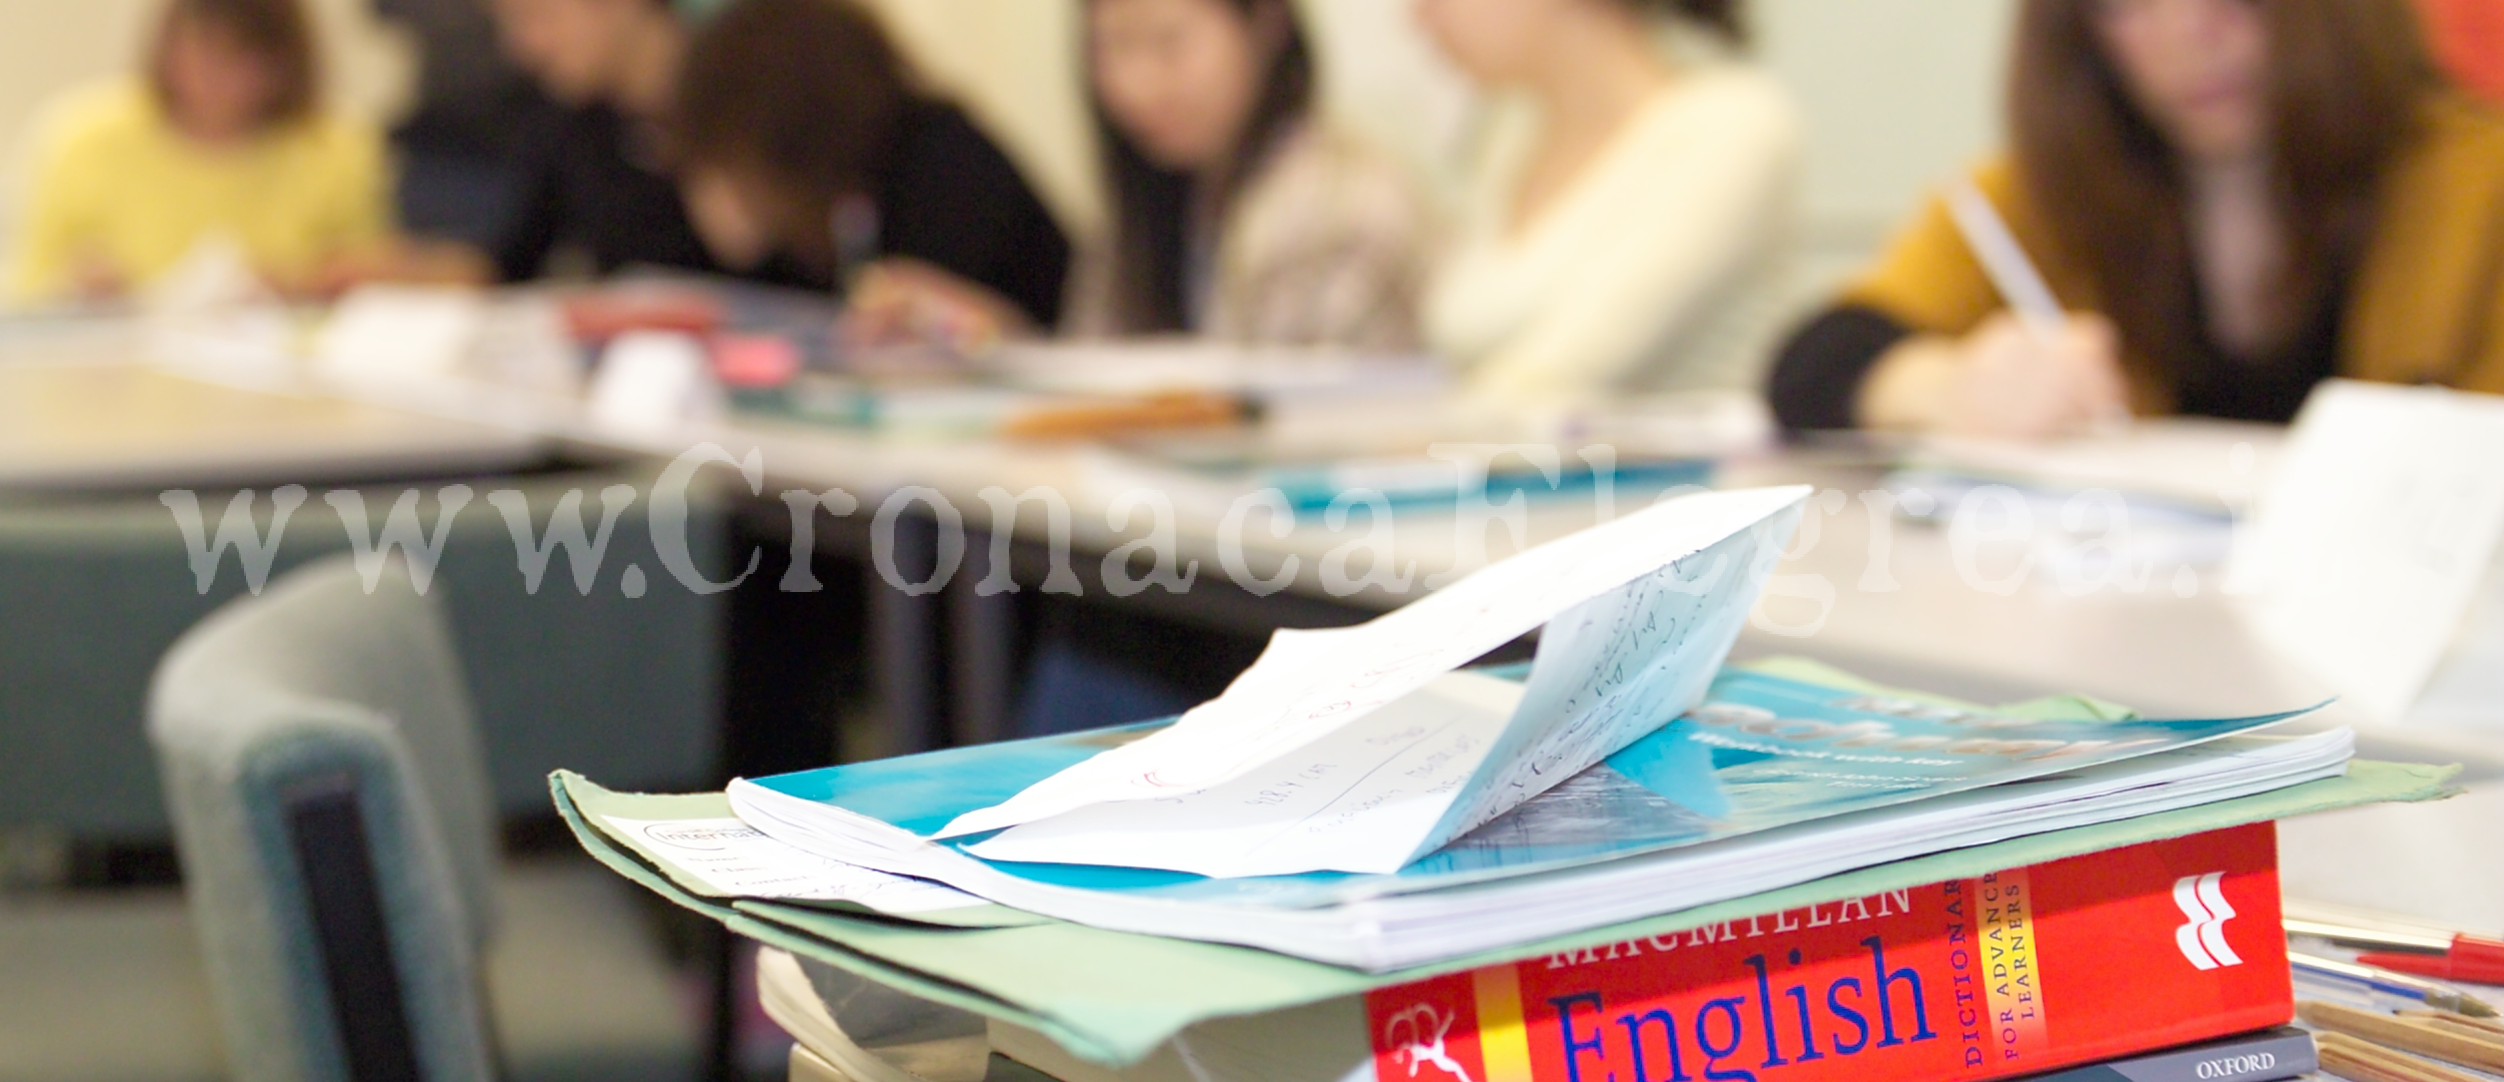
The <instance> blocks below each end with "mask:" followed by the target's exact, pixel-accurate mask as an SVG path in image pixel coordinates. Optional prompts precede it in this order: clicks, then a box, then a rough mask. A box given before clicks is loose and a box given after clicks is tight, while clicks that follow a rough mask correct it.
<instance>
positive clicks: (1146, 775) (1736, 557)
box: [942, 487, 1808, 875]
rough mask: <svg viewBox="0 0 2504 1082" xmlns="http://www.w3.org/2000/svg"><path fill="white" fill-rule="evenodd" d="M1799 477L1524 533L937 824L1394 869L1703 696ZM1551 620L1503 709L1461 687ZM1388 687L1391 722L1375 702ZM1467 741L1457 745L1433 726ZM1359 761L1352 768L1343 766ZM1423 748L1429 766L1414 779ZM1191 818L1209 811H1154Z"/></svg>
mask: <svg viewBox="0 0 2504 1082" xmlns="http://www.w3.org/2000/svg"><path fill="white" fill-rule="evenodd" d="M1807 493H1808V490H1807V489H1806V488H1799V487H1793V488H1781V489H1758V490H1748V491H1741V492H1726V493H1708V494H1702V495H1697V496H1691V497H1687V498H1685V499H1681V500H1677V501H1673V502H1671V503H1667V504H1662V505H1659V506H1655V507H1652V508H1648V509H1646V510H1644V511H1642V512H1639V513H1637V514H1634V515H1630V516H1628V517H1626V518H1623V519H1619V520H1617V521H1615V522H1612V523H1609V524H1606V525H1602V526H1598V527H1594V528H1592V529H1590V530H1586V531H1584V532H1582V533H1579V534H1575V535H1572V536H1570V537H1566V538H1563V539H1560V540H1558V541H1555V542H1551V543H1549V544H1546V545H1542V546H1539V547H1537V548H1533V549H1530V550H1528V551H1525V552H1523V553H1521V554H1519V555H1517V556H1514V557H1513V558H1511V559H1508V560H1505V561H1502V562H1500V563H1497V564H1494V565H1491V566H1489V567H1487V568H1485V569H1483V570H1481V571H1480V572H1478V573H1477V574H1474V575H1471V576H1469V577H1467V578H1465V579H1463V580H1461V581H1460V582H1457V583H1455V584H1453V585H1452V586H1450V587H1447V588H1445V589H1444V590H1443V591H1441V592H1438V593H1435V594H1432V595H1429V596H1428V597H1426V598H1424V599H1421V600H1419V601H1417V602H1414V603H1412V604H1410V605H1409V606H1407V607H1405V608H1402V609H1400V610H1397V611H1395V612H1392V613H1390V614H1388V615H1386V616H1383V617H1380V618H1377V619H1375V620H1373V621H1371V622H1369V623H1366V624H1362V625H1359V626H1357V627H1352V628H1344V629H1337V630H1330V631H1298V632H1287V631H1282V632H1279V633H1278V635H1277V636H1276V637H1274V638H1273V639H1272V641H1271V643H1270V647H1269V649H1268V650H1267V651H1266V652H1264V653H1263V654H1262V656H1261V659H1260V660H1259V661H1258V662H1257V663H1255V664H1254V665H1253V667H1252V668H1251V669H1249V670H1247V671H1246V672H1245V673H1244V674H1243V675H1242V676H1241V677H1239V678H1237V679H1236V681H1235V683H1234V684H1233V685H1232V686H1230V687H1229V688H1227V690H1226V692H1225V694H1223V695H1221V696H1219V697H1218V698H1216V699H1212V700H1210V701H1209V702H1207V703H1203V704H1201V705H1200V706H1199V707H1196V708H1194V709H1193V710H1192V711H1191V712H1189V713H1187V714H1185V715H1183V718H1182V720H1181V721H1179V722H1178V723H1176V724H1175V726H1174V727H1173V728H1171V729H1168V730H1165V731H1164V732H1160V733H1158V734H1156V735H1154V736H1151V737H1149V738H1147V739H1144V740H1140V741H1138V742H1136V743H1132V744H1129V745H1125V746H1123V747H1120V748H1115V749H1111V750H1108V751H1106V752H1104V753H1102V754H1100V755H1097V756H1095V757H1094V758H1091V759H1089V760H1087V761H1085V762H1082V763H1079V764H1077V765H1076V766H1073V767H1070V768H1069V769H1067V770H1064V771H1062V772H1060V773H1058V774H1055V775H1053V776H1051V777H1049V778H1046V779H1044V780H1043V781H1041V782H1038V783H1036V784H1035V785H1033V786H1030V787H1029V788H1027V789H1026V790H1025V791H1023V792H1021V793H1019V794H1018V795H1017V796H1015V797H1012V798H1011V799H1009V800H1008V801H1005V802H1003V803H1001V804H998V805H995V806H993V807H990V808H985V809H981V810H978V811H975V812H971V813H968V814H966V815H963V816H959V817H958V818H957V819H956V820H955V821H954V822H952V823H950V824H949V826H948V828H947V829H946V830H945V831H943V832H942V836H943V837H944V836H962V835H966V834H973V833H979V832H983V831H989V830H996V829H1002V828H1011V827H1014V828H1018V829H1015V830H1009V831H1008V832H1007V833H1004V834H1002V835H1000V836H998V837H995V838H991V839H987V840H986V841H984V842H983V843H981V844H980V845H978V846H977V847H975V849H974V851H975V852H976V853H977V855H981V856H985V857H990V858H993V859H1004V860H1038V861H1059V862H1067V863H1106V864H1122V865H1128V866H1134V867H1162V868H1174V869H1177V870H1187V871H1197V872H1200V873H1201V874H1208V875H1250V874H1286V873H1289V872H1301V871H1312V870H1321V869H1326V868H1327V869H1337V870H1346V871H1388V870H1392V869H1395V868H1397V867H1399V866H1401V865H1402V864H1405V863H1406V862H1408V861H1409V860H1411V859H1414V858H1415V857H1416V856H1418V855H1420V854H1422V853H1423V852H1426V851H1430V850H1431V849H1433V848H1434V847H1436V846H1439V845H1441V844H1442V843H1443V842H1444V841H1448V840H1449V839H1450V838H1452V837H1455V836H1458V835H1459V834H1460V833H1462V832H1464V831H1466V830H1468V829H1469V828H1470V827H1473V826H1476V825H1477V824H1478V823H1481V822H1484V821H1486V820H1488V819H1491V818H1493V817H1495V816H1497V815H1501V814H1503V812H1505V811H1507V810H1509V809H1510V808H1512V807H1514V806H1516V805H1518V804H1519V803H1521V802H1522V801H1524V800H1527V799H1529V798H1530V797H1532V796H1536V795H1538V793H1540V792H1543V791H1545V790H1546V789H1547V788H1548V787H1549V786H1552V785H1554V784H1556V783H1557V782H1560V781H1562V780H1564V779H1565V778H1567V777H1570V776H1572V775H1573V774H1575V773H1577V772H1579V771H1581V770H1582V769H1584V768H1585V767H1588V766H1589V765H1590V764H1592V763H1594V762H1597V761H1599V760H1600V759H1602V758H1605V757H1606V756H1608V755H1609V754H1611V753H1614V752H1615V751H1617V750H1618V749H1620V748H1622V747H1624V746H1625V745H1626V744H1628V743H1631V742H1633V741H1634V740H1636V739H1638V738H1640V737H1641V736H1643V735H1644V734H1645V733H1648V732H1651V731H1652V730H1654V729H1657V728H1659V727H1660V726H1661V725H1663V724H1666V723H1667V722H1668V721H1669V720H1670V719H1671V718H1673V717H1675V716H1677V714H1678V713H1680V712H1681V711H1683V710H1685V709H1686V708H1687V707H1688V706H1691V705H1693V701H1694V699H1695V697H1696V696H1698V695H1700V694H1701V693H1702V691H1703V688H1704V686H1705V684H1706V682H1708V681H1709V680H1710V679H1711V676H1712V673H1713V671H1714V670H1715V669H1716V667H1718V665H1719V664H1720V662H1721V660H1722V658H1723V656H1724V655H1725V654H1726V653H1727V652H1728V650H1729V647H1730V643H1731V640H1732V639H1733V638H1734V637H1735V636H1736V634H1737V631H1738V627H1739V622H1740V621H1741V620H1743V619H1744V618H1745V614H1746V611H1747V608H1748V606H1749V605H1750V604H1751V603H1753V601H1754V598H1755V594H1756V592H1757V590H1758V589H1759V588H1760V587H1761V586H1762V584H1763V581H1764V577H1765V574H1766V573H1767V572H1768V571H1770V569H1771V566H1772V562H1773V559H1774V558H1775V557H1776V556H1777V555H1778V554H1779V552H1780V550H1781V548H1782V547H1783V545H1784V543H1785V542H1786V541H1787V539H1788V538H1789V536H1790V532H1791V529H1792V527H1793V526H1794V525H1796V523H1797V521H1798V515H1799V511H1798V508H1799V504H1800V502H1801V500H1802V499H1804V498H1805V497H1806V495H1807ZM1542 625H1548V626H1549V627H1550V632H1549V638H1543V642H1542V645H1541V647H1540V653H1539V656H1538V660H1537V662H1536V663H1535V664H1534V667H1533V673H1532V676H1531V679H1530V682H1529V685H1528V686H1527V688H1524V689H1521V691H1520V692H1519V697H1518V701H1515V702H1512V703H1510V704H1508V705H1506V706H1505V708H1504V709H1503V710H1502V711H1501V712H1500V713H1501V717H1500V718H1497V719H1495V720H1489V718H1487V717H1481V716H1479V715H1480V714H1482V713H1486V712H1488V711H1491V710H1493V709H1494V707H1493V706H1492V705H1491V704H1492V703H1493V702H1494V701H1495V700H1494V699H1493V698H1491V697H1489V696H1490V695H1491V694H1492V693H1489V692H1486V691H1485V689H1479V690H1478V691H1470V690H1467V688H1466V686H1465V685H1467V683H1468V682H1467V681H1459V682H1455V680H1454V679H1453V678H1452V670H1453V669H1455V668H1457V667H1459V666H1460V665H1463V664H1466V663H1468V662H1470V661H1472V660H1475V659H1476V658H1478V657H1479V656H1481V655H1483V654H1485V653H1486V652H1487V651H1489V650H1492V649H1494V648H1495V647H1497V646H1501V645H1503V644H1504V643H1506V642H1510V641H1512V640H1513V639H1514V638H1516V637H1518V636H1520V635H1522V634H1524V633H1526V632H1528V631H1531V630H1533V629H1536V628H1539V627H1541V626H1542ZM1551 639H1552V641H1550V640H1551ZM1472 679H1485V678H1477V677H1473V678H1472ZM1430 687H1431V688H1433V689H1434V690H1432V691H1429V690H1428V689H1429V688H1430ZM1412 697H1417V698H1418V701H1416V702H1411V701H1409V700H1411V698H1412ZM1463 702H1466V703H1471V704H1476V705H1475V706H1467V707H1464V706H1460V705H1456V704H1457V703H1463ZM1393 704H1400V707H1399V709H1398V710H1397V711H1396V712H1394V713H1395V714H1396V717H1395V718H1394V719H1388V720H1387V719H1382V718H1376V717H1374V715H1376V714H1377V713H1378V712H1386V708H1388V707H1391V706H1393ZM1438 718H1439V719H1443V720H1441V721H1436V720H1435V719H1438ZM1368 719H1371V723H1370V724H1369V723H1368ZM1403 722H1406V724H1402V723H1403ZM1429 722H1432V723H1431V724H1429ZM1402 734H1406V736H1405V737H1403V736H1402ZM1342 737H1344V739H1342ZM1464 737H1466V738H1467V742H1468V745H1467V747H1466V748H1462V747H1460V746H1459V745H1457V744H1450V745H1447V744H1439V743H1437V741H1445V740H1448V741H1461V740H1463V738H1464ZM1401 739H1409V741H1410V742H1407V743H1402V742H1401ZM1368 740H1377V741H1387V742H1385V743H1377V744H1367V743H1365V742H1366V741H1368ZM1325 752H1326V754H1324V753H1325ZM1409 755H1415V756H1421V757H1430V758H1432V759H1433V762H1432V763H1431V764H1429V763H1427V762H1426V761H1425V759H1423V758H1419V759H1405V758H1403V756H1409ZM1324 763H1327V764H1330V765H1331V766H1332V767H1333V769H1332V770H1329V771H1324V772H1322V773H1321V774H1319V775H1317V776H1314V777H1311V778H1306V779H1304V781H1303V783H1302V785H1301V787H1299V788H1297V789H1295V790H1293V793H1294V796H1295V799H1294V800H1291V801H1285V802H1280V803H1273V804H1263V803H1259V802H1246V800H1245V799H1243V793H1259V792H1264V791H1268V790H1269V789H1271V788H1273V787H1274V786H1275V785H1276V783H1277V782H1278V781H1279V779H1281V778H1292V777H1297V776H1298V774H1297V772H1298V771H1300V770H1305V769H1310V768H1314V767H1316V766H1318V765H1320V764H1324ZM1349 764H1357V765H1358V766H1359V769H1355V770H1348V769H1339V768H1340V767H1343V766H1346V765H1349ZM1395 764H1400V765H1397V766H1396V768H1395ZM1429 765H1431V767H1432V770H1431V776H1432V778H1433V781H1432V782H1431V783H1430V784H1426V785H1424V786H1422V787H1420V786H1415V785H1409V784H1407V783H1406V782H1404V781H1402V780H1401V778H1402V777H1404V776H1405V775H1404V774H1403V772H1404V771H1408V770H1414V769H1418V768H1421V767H1426V766H1429ZM1282 771H1283V773H1282ZM1386 771H1388V773H1386ZM1420 777H1423V775H1420ZM1238 782H1242V783H1245V784H1246V785H1248V786H1249V789H1244V787H1243V786H1241V785H1237V784H1236V783H1238ZM1239 789H1241V790H1243V793H1239V792H1238V790H1239ZM1219 794H1225V795H1223V796H1221V795H1219ZM1123 805H1138V806H1137V807H1136V808H1133V809H1129V810H1124V809H1123V807H1122V806H1123ZM1186 808H1188V809H1194V810H1193V811H1191V812H1190V813H1188V814H1187V815H1183V814H1181V813H1179V812H1178V809H1186ZM1350 809H1355V810H1357V811H1362V812H1364V813H1365V816H1364V817H1363V819H1362V820H1361V822H1360V821H1357V820H1350V821H1349V822H1350V826H1349V828H1348V829H1345V830H1341V831H1336V832H1335V833H1336V835H1337V836H1325V834H1329V833H1333V832H1316V831H1313V830H1309V829H1290V828H1294V827H1299V826H1306V825H1310V824H1311V823H1319V822H1332V821H1337V820H1336V819H1334V818H1332V817H1339V818H1346V815H1347V813H1348V812H1349V810H1350ZM1308 815H1310V816H1321V817H1322V818H1320V819H1312V820H1308V819H1306V818H1305V817H1306V816H1308ZM1209 817H1214V818H1213V819H1211V818H1209ZM1062 818H1066V820H1067V821H1066V822H1063V821H1059V820H1060V819H1062ZM1203 820H1205V821H1203ZM1186 821H1190V822H1194V823H1198V824H1199V825H1196V826H1192V827H1189V828H1188V829H1182V828H1179V827H1178V828H1177V831H1176V832H1169V831H1167V830H1166V829H1165V828H1163V827H1161V826H1158V825H1156V824H1157V823H1162V822H1172V823H1176V824H1181V823H1183V822H1186ZM1221 823H1222V824H1223V828H1222V829H1220V828H1219V827H1218V826H1217V825H1216V824H1221ZM1029 824H1031V825H1032V826H1031V829H1029V827H1028V825H1029ZM1168 833H1173V835H1174V836H1175V837H1176V838H1178V839H1185V840H1184V841H1181V842H1179V843H1178V844H1177V845H1176V846H1174V847H1173V851H1171V852H1168V851H1166V850H1165V849H1163V848H1160V847H1159V846H1157V845H1154V844H1149V843H1147V842H1145V841H1143V840H1142V839H1143V838H1145V837H1147V836H1150V835H1155V836H1163V835H1165V834H1168ZM1220 837H1223V838H1224V839H1227V840H1226V841H1225V842H1223V843H1221V842H1220V841H1219V840H1218V839H1219V838H1220ZM1114 839H1122V840H1120V841H1115V840H1114Z"/></svg>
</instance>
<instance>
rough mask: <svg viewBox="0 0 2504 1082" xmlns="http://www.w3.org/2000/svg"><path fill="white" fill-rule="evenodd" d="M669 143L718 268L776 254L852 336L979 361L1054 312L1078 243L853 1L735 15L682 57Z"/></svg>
mask: <svg viewBox="0 0 2504 1082" xmlns="http://www.w3.org/2000/svg"><path fill="white" fill-rule="evenodd" d="M674 136H675V142H676V145H677V149H678V151H679V153H680V155H681V160H682V163H683V164H682V171H681V176H680V179H681V185H682V190H683V192H684V195H685V198H686V201H687V205H688V207H689V208H690V211H691V213H692V214H693V217H694V220H695V223H696V226H697V229H698V230H699V232H700V233H701V234H702V237H703V239H704V242H705V244H706V245H707V246H708V247H709V248H710V250H711V251H712V253H713V255H714V256H715V257H717V258H718V259H720V260H721V262H722V263H724V264H725V265H727V266H731V267H754V266H758V265H760V264H762V263H763V262H764V261H766V260H769V259H772V258H775V257H776V256H777V255H778V254H779V255H781V256H783V257H786V258H789V259H790V260H792V261H793V262H794V263H795V264H796V265H797V266H798V267H800V268H802V269H804V270H805V271H806V272H807V273H808V274H809V275H810V276H811V277H813V278H816V279H818V280H820V281H824V282H828V283H835V284H841V285H844V286H846V287H847V288H849V289H850V290H851V295H850V297H849V298H848V301H849V304H850V306H851V309H852V314H853V332H854V333H855V334H856V335H859V336H862V337H864V338H866V339H869V340H872V341H876V340H882V339H886V338H891V337H899V336H901V337H911V338H921V339H937V340H941V341H945V342H948V343H950V344H953V345H957V346H959V347H964V348H974V347H978V346H979V345H980V344H981V343H982V342H983V341H985V340H987V339H989V338H992V337H995V336H997V335H999V334H1003V333H1019V332H1022V331H1028V330H1032V329H1037V328H1048V327H1050V326H1051V325H1052V324H1053V322H1054V321H1055V320H1056V319H1057V318H1058V316H1059V313H1060V307H1061V290H1062V281H1063V278H1064V277H1065V276H1066V274H1067V272H1068V267H1069V242H1068V240H1067V238H1066V237H1065V236H1064V235H1063V234H1062V232H1061V229H1060V227H1059V225H1058V224H1057V223H1055V222H1054V220H1053V218H1052V216H1051V213H1050V212H1049V211H1048V210H1046V209H1045V207H1044V205H1043V202H1042V200H1041V199H1039V198H1038V197H1037V196H1036V195H1035V193H1034V191H1033V189H1032V188H1030V187H1029V186H1028V185H1027V183H1026V181H1025V179H1024V178H1023V177H1022V176H1021V175H1020V174H1019V172H1018V170H1017V167H1016V166H1015V165H1014V164H1013V163H1012V162H1011V161H1010V160H1009V159H1008V157H1007V156H1006V155H1005V154H1003V153H1002V152H1001V151H1000V149H999V148H998V147H997V146H995V145H994V144H993V143H992V142H991V140H990V139H989V138H987V137H985V136H984V135H983V133H982V132H981V131H980V130H979V129H978V128H976V127H975V126H974V124H973V123H972V122H971V121H970V120H968V119H967V118H966V116H965V114H964V113H962V112H960V111H959V110H957V109H956V108H955V107H954V106H952V105H949V104H947V103H946V102H943V101H939V100H936V99H934V98H930V97H926V96H924V95H922V94H920V93H918V92H916V91H915V90H914V89H913V87H912V85H911V83H910V82H909V81H908V78H907V73H906V69H905V67H904V63H903V61H902V60H901V59H900V58H899V57H898V56H897V55H896V52H895V50H894V48H893V47H892V46H891V45H890V44H889V42H888V40H887V38H886V37H885V35H884V34H883V33H882V32H881V31H880V29H879V27H878V25H877V24H876V23H874V22H872V21H871V20H870V19H869V17H868V16H867V15H865V14H862V13H861V12H859V11H857V10H855V9H853V8H852V7H850V6H849V5H847V4H841V3H832V2H828V0H741V2H740V3H738V4H736V5H734V6H732V7H730V8H728V9H727V10H725V11H723V12H722V13H721V14H720V15H719V16H717V17H716V18H715V19H714V21H713V22H712V24H711V25H709V26H707V27H706V28H705V31H704V32H703V34H702V35H700V36H699V37H698V38H697V39H696V41H695V43H694V46H693V48H692V49H691V51H690V52H689V55H688V57H687V65H686V71H685V74H684V77H683V79H682V85H681V86H680V87H679V92H678V107H677V124H676V127H675V129H674Z"/></svg>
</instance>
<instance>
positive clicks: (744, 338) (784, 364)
mask: <svg viewBox="0 0 2504 1082" xmlns="http://www.w3.org/2000/svg"><path fill="white" fill-rule="evenodd" d="M712 344H713V372H714V374H715V375H717V376H719V377H721V381H722V382H723V383H726V384H729V385H730V386H733V387H780V386H782V385H783V384H786V383H789V382H791V377H793V376H796V375H799V374H800V347H798V346H795V345H793V344H792V343H791V340H790V339H788V338H782V337H779V336H776V335H770V334H717V335H714V336H713V343H712Z"/></svg>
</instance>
